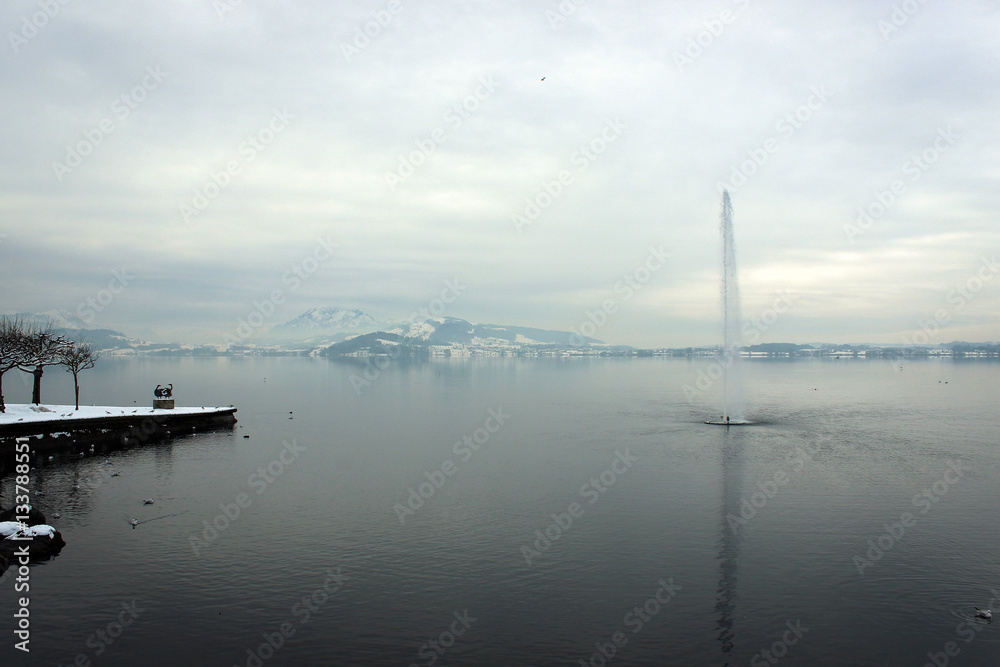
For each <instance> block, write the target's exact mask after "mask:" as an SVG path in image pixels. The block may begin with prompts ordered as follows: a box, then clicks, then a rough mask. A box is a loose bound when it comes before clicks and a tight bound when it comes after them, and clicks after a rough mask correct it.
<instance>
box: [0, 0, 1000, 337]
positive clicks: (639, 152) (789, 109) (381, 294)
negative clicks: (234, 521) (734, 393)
mask: <svg viewBox="0 0 1000 667" xmlns="http://www.w3.org/2000/svg"><path fill="white" fill-rule="evenodd" d="M216 4H218V3H216ZM389 5H390V3H388V2H368V3H337V4H323V3H318V2H307V3H274V4H266V5H254V4H251V3H240V4H239V5H237V6H234V7H232V11H224V12H219V11H216V7H215V5H214V4H213V3H204V2H185V3H175V5H172V6H171V7H170V8H167V7H162V8H156V7H143V8H139V7H132V6H120V5H119V4H118V3H111V2H94V3H87V4H86V5H77V4H76V3H67V4H66V5H61V9H60V10H59V12H58V14H57V15H55V16H53V17H51V18H49V19H48V20H47V22H46V24H45V25H44V26H42V27H37V30H36V32H35V34H34V35H33V36H32V37H31V38H30V39H25V41H24V43H18V44H17V46H18V48H17V49H15V48H14V45H12V44H11V43H10V38H9V36H8V39H7V41H8V44H7V45H6V47H7V48H6V49H0V61H2V62H0V68H2V69H0V72H2V73H0V80H2V82H3V85H4V87H5V89H6V90H16V91H17V94H16V95H12V96H11V99H10V100H8V103H7V104H5V105H3V107H2V108H0V140H2V141H3V142H4V145H5V146H6V147H7V150H5V151H4V152H3V153H2V154H0V175H2V179H0V182H2V183H3V186H2V189H0V204H2V208H3V210H4V211H5V217H4V220H3V222H0V231H2V232H3V233H5V234H7V235H8V236H7V238H5V239H3V240H2V241H0V259H2V266H3V268H2V272H3V278H4V285H5V287H6V288H7V289H5V299H4V301H5V303H4V304H3V305H4V307H5V309H17V310H48V309H50V308H55V307H64V308H68V309H70V310H72V309H73V308H75V307H76V305H77V304H78V303H79V301H80V300H81V299H85V298H86V297H87V295H88V294H93V293H94V292H95V291H96V290H99V289H100V288H101V287H102V286H103V285H105V284H106V283H107V281H108V280H109V279H110V276H111V273H110V272H111V271H112V270H114V269H117V268H120V267H122V266H129V267H134V270H135V272H136V279H135V281H134V283H132V284H131V285H130V286H129V287H128V289H127V290H125V291H124V292H123V293H122V294H121V296H120V300H118V301H116V302H115V303H114V304H112V305H111V306H109V307H108V308H107V310H106V311H105V312H104V313H102V314H101V318H102V321H106V322H107V323H108V325H109V326H110V325H112V324H113V325H115V326H119V327H122V328H124V329H132V330H139V329H145V328H152V329H153V330H162V331H164V332H165V333H167V332H169V333H172V334H173V333H176V335H178V336H181V335H182V336H183V337H185V338H187V339H188V340H192V341H194V340H216V339H218V337H219V336H221V335H222V333H223V332H225V331H226V330H229V329H231V328H232V326H233V324H234V323H235V321H236V319H237V318H238V317H240V316H245V314H246V312H247V308H248V305H249V304H252V303H253V301H254V300H255V299H261V298H263V297H264V296H266V295H267V293H268V291H269V290H271V289H273V288H274V287H275V285H278V286H280V285H281V276H282V275H283V273H284V272H285V271H287V270H288V267H289V266H291V265H292V264H293V263H294V262H296V261H299V260H300V259H301V258H302V257H304V256H306V255H307V254H308V253H309V251H310V248H311V247H312V245H313V244H314V243H315V239H316V238H318V237H320V236H325V235H329V236H330V237H331V238H333V239H335V240H336V241H337V242H338V243H340V244H341V246H340V249H339V250H338V252H337V253H336V256H335V257H334V258H333V259H331V260H330V261H329V262H327V263H325V264H324V265H323V266H322V267H321V269H320V270H319V271H318V272H317V273H316V275H315V276H314V277H313V278H311V279H310V280H309V281H308V282H306V283H304V284H303V285H302V287H301V289H300V290H298V291H297V292H296V293H295V294H294V295H291V296H293V297H294V298H290V299H289V301H288V302H287V303H286V304H285V306H284V307H285V308H287V309H288V312H287V313H286V314H287V318H284V319H291V318H292V317H294V316H296V315H298V314H299V313H300V312H301V311H303V310H306V309H307V308H309V307H313V306H317V305H328V304H329V305H343V306H348V307H359V308H363V309H370V310H372V311H374V314H375V315H377V316H378V317H381V318H386V319H391V318H393V317H405V316H406V314H408V313H409V312H411V311H412V310H413V309H414V308H415V307H416V306H419V305H420V304H421V303H423V302H425V301H426V300H427V299H428V298H431V297H432V296H433V295H434V294H435V293H436V292H437V291H439V290H440V285H441V283H442V281H443V280H445V279H450V278H455V277H460V278H461V279H462V280H463V281H464V282H466V283H467V284H468V285H469V290H468V292H467V293H465V294H463V296H462V298H461V300H459V301H458V302H456V304H454V310H455V312H453V313H449V314H454V315H456V316H461V317H466V318H468V319H472V320H479V321H489V322H498V323H510V324H521V325H526V326H539V327H547V328H559V329H569V328H571V327H573V326H576V325H577V324H579V322H580V321H581V320H582V319H583V318H584V317H585V313H586V312H587V310H588V309H593V308H595V307H597V306H598V305H599V304H600V300H601V299H602V298H604V297H603V295H605V294H607V293H609V292H612V291H613V285H614V283H615V281H616V280H618V279H620V277H621V276H622V275H623V274H625V273H626V272H628V271H630V270H631V269H633V268H634V266H635V264H636V262H637V261H639V260H641V258H642V257H643V256H644V254H645V253H646V251H647V248H649V247H650V246H653V245H660V244H663V245H666V246H668V247H669V249H670V251H671V253H672V258H671V260H670V262H669V265H668V266H667V267H665V268H664V269H663V270H662V271H660V272H658V273H657V275H656V276H655V277H654V278H653V279H652V280H651V281H650V284H649V285H648V287H647V288H645V289H644V291H643V293H642V294H637V295H636V297H635V298H634V299H630V300H629V301H628V303H625V304H623V307H622V308H621V309H620V311H619V312H618V313H616V314H615V315H614V317H613V318H612V319H610V320H609V322H608V324H607V326H605V327H604V328H603V329H602V332H601V334H602V336H603V337H604V338H606V339H608V340H611V341H613V342H622V343H631V344H636V345H689V344H704V343H712V342H716V338H717V337H718V336H717V332H718V323H717V318H718V313H719V307H718V287H717V276H718V266H717V264H718V255H719V252H718V243H719V239H718V231H717V224H718V197H719V192H718V185H719V184H720V183H724V182H728V181H731V180H732V175H733V172H734V170H739V169H743V170H744V171H746V172H750V171H752V173H748V174H745V181H746V182H745V183H744V184H742V185H740V186H739V187H738V188H734V189H733V192H732V195H733V201H734V206H735V209H736V237H737V252H738V261H739V264H740V272H741V276H742V279H743V288H744V289H743V294H744V298H745V307H744V310H745V312H747V313H750V312H752V311H753V309H754V308H756V307H765V306H766V305H767V303H769V301H768V299H769V298H770V297H769V296H768V295H773V294H774V293H775V292H777V291H778V290H782V289H789V290H792V291H797V292H799V293H801V294H803V295H805V296H804V297H803V300H802V301H801V302H797V303H796V304H795V305H794V307H792V308H791V309H790V311H789V313H788V314H787V315H786V316H784V318H783V324H782V326H775V327H774V328H772V329H771V330H769V331H768V332H767V333H766V336H768V337H772V336H773V337H786V339H792V340H796V341H805V340H820V339H831V338H837V339H839V340H845V341H855V342H857V341H874V342H898V341H897V338H898V337H899V336H900V335H902V334H901V333H900V332H902V333H905V332H906V331H908V330H912V329H913V328H914V327H915V325H914V322H915V320H916V319H917V318H916V317H915V316H914V314H915V313H920V312H926V313H927V314H930V313H932V312H933V308H934V307H935V304H936V303H937V302H938V301H939V300H940V299H943V298H944V296H945V294H946V293H947V292H948V290H949V289H950V288H951V287H952V286H953V283H954V281H956V280H959V279H961V277H962V275H963V274H962V272H963V271H971V270H973V269H974V268H975V266H976V265H977V264H978V262H979V261H980V260H981V258H982V257H983V256H984V255H987V254H989V253H991V252H995V251H996V249H997V247H998V245H1000V244H998V238H997V231H996V226H995V220H996V218H997V213H998V204H1000V201H998V195H997V193H996V188H995V181H996V178H995V176H996V175H995V173H994V171H995V169H994V167H993V166H992V165H993V164H994V162H995V160H994V159H993V157H994V156H993V153H994V152H995V151H994V150H993V148H994V147H995V145H996V141H997V137H998V130H1000V119H997V117H996V114H995V109H996V108H997V106H998V104H997V103H998V101H1000V100H998V99H997V98H998V96H1000V91H997V89H996V87H991V86H989V85H987V84H986V82H988V81H993V80H996V78H997V75H998V73H1000V72H998V71H997V69H998V67H1000V64H998V63H997V61H996V59H995V58H994V57H993V53H994V50H995V35H996V34H997V28H998V23H1000V9H998V7H997V6H996V3H986V2H977V1H975V0H961V1H959V2H954V3H948V4H941V3H927V4H923V5H921V6H920V10H919V11H918V12H916V13H915V14H913V15H912V16H908V17H907V19H906V21H905V22H904V23H903V25H901V26H899V29H898V30H895V31H893V32H892V33H891V34H889V35H888V37H886V36H884V35H883V32H882V31H880V28H879V21H883V20H886V19H887V18H888V17H889V16H890V13H891V12H892V7H891V6H890V5H881V4H878V3H876V4H872V3H868V2H861V1H860V0H859V1H853V2H847V3H838V4H836V5H833V4H830V3H823V4H817V3H811V2H789V3H783V4H782V5H781V6H780V7H778V6H771V5H768V4H765V3H755V2H749V1H743V0H740V1H738V2H723V3H720V4H719V5H717V6H706V5H704V4H703V3H694V2H688V3H670V4H669V5H665V6H648V7H647V6H644V7H643V8H641V9H640V8H629V9H628V10H626V9H623V8H621V7H619V6H618V5H614V4H601V3H585V4H582V5H580V6H579V7H577V9H576V10H575V11H573V12H572V13H570V14H569V15H566V16H563V17H562V18H564V19H565V20H562V21H559V22H557V23H555V24H553V22H552V20H551V18H550V17H549V16H547V14H546V12H547V11H558V6H559V5H558V3H554V2H553V3H540V4H539V3H531V2H527V1H525V2H511V3H479V4H450V5H447V4H446V5H442V4H433V5H427V4H426V3H424V4H419V3H408V2H401V3H399V5H398V6H397V5H395V4H394V3H393V7H395V8H396V9H397V11H390V9H391V8H390V6H389ZM723 10H728V11H731V12H732V14H731V15H727V17H728V18H731V19H732V20H728V21H723V19H722V14H721V12H722V11H723ZM37 11H39V10H38V6H37V4H36V3H32V2H24V1H19V2H11V3H8V4H7V5H5V6H4V8H3V9H2V10H0V17H2V19H3V25H5V26H10V30H12V31H13V32H14V33H15V34H16V35H20V32H19V31H20V30H21V29H23V26H24V23H23V21H24V20H25V17H27V20H29V22H30V20H31V17H32V16H33V14H35V13H36V12H37ZM387 16H388V18H387ZM720 25H721V26H723V27H722V28H720V27H719V26H720ZM366 31H367V33H366ZM29 32H30V31H29ZM359 35H360V37H359ZM366 38H367V39H366ZM692 43H694V44H701V46H700V47H699V48H700V50H699V48H695V49H694V50H692V51H691V53H694V52H695V51H698V55H697V57H695V58H693V60H692V62H690V63H689V64H687V65H685V66H684V67H682V68H681V67H678V66H677V63H676V58H675V56H676V55H677V54H684V53H686V52H687V50H688V49H689V48H690V44H692ZM359 44H363V47H362V46H358V45H359ZM345 45H346V47H349V48H345ZM352 49H354V50H356V52H355V51H352ZM149 68H153V70H152V71H159V72H162V73H163V74H162V76H161V77H160V80H157V81H155V82H154V81H152V80H150V79H149V78H148V77H149V76H150V74H149V73H150V69H149ZM157 68H159V69H157ZM542 77H545V80H544V81H542V80H541V79H542ZM144 81H145V86H144ZM484 82H489V84H488V86H487V87H486V88H484ZM153 83H155V86H153V85H152V84H153ZM818 87H825V88H824V90H827V91H829V95H828V96H826V97H825V99H824V100H823V101H822V103H820V104H818V105H817V104H811V103H810V95H812V94H813V91H815V90H817V88H818ZM139 98H141V99H139ZM810 104H811V106H810ZM123 105H124V106H123ZM804 105H805V106H804ZM803 108H806V109H807V111H808V117H807V118H805V115H806V114H805V112H802V111H801V110H802V109H803ZM125 110H127V111H128V113H127V114H126V113H125ZM276 113H277V114H282V113H284V114H287V115H288V116H289V117H290V118H289V120H288V121H287V124H286V126H285V127H283V128H282V129H281V130H280V131H275V129H274V127H272V121H273V119H274V117H275V114H276ZM796 114H798V116H797V115H796ZM803 118H804V119H803ZM614 119H619V121H620V122H621V123H623V124H624V125H625V129H624V130H622V131H621V133H620V136H618V137H616V138H615V140H614V141H610V142H607V141H606V142H605V144H604V145H603V146H602V147H601V145H600V142H597V143H595V144H593V145H594V146H597V147H601V151H600V153H599V154H595V155H594V159H592V160H591V159H587V160H585V161H580V160H579V155H580V151H581V148H583V149H586V147H588V146H590V145H591V142H594V141H595V139H596V138H600V136H601V132H602V128H604V127H605V126H606V124H607V123H608V122H609V120H611V121H614ZM789 119H791V120H789ZM105 121H107V122H105ZM102 122H104V127H105V128H107V127H109V126H108V125H107V123H108V122H110V123H111V126H110V127H111V129H110V131H102V130H101V128H102ZM949 127H951V128H953V131H954V132H955V133H956V134H957V136H958V138H957V139H956V140H955V141H954V143H953V144H951V145H949V148H948V150H947V151H944V152H941V154H940V155H939V156H938V159H937V160H935V162H934V163H933V164H931V165H929V166H928V168H927V169H925V170H921V171H920V175H919V178H917V179H912V178H911V176H912V175H911V174H907V173H906V172H905V171H904V169H905V165H906V164H907V161H908V160H910V159H912V158H913V156H919V155H921V154H922V152H923V151H925V150H926V149H927V148H928V147H929V146H933V142H934V139H935V136H937V134H936V133H937V132H938V131H939V130H941V129H944V128H949ZM98 132H99V133H100V134H101V135H102V136H101V138H100V140H99V141H98V140H97V139H96V137H97V133H98ZM265 140H266V141H265ZM769 140H770V141H772V142H773V143H768V142H769ZM255 141H256V145H255V143H254V142H255ZM88 143H89V144H92V145H90V146H88V145H87V144H88ZM428 147H430V148H428ZM768 147H776V148H774V150H773V151H772V150H770V149H769V148H768ZM74 150H76V151H77V152H82V151H87V155H81V156H80V163H79V165H78V166H75V167H73V168H72V170H71V171H70V172H69V173H63V174H62V178H60V177H59V176H60V174H59V173H58V169H57V168H54V166H53V164H54V163H65V162H67V156H68V154H69V153H71V152H72V151H74ZM762 150H763V151H764V155H766V159H761V158H760V156H761V155H762V154H761V152H760V151H762ZM414 156H416V157H414ZM754 156H758V160H757V161H756V162H755V161H754ZM575 159H576V161H574V160H575ZM747 160H751V162H750V163H749V164H750V166H749V167H746V168H744V167H745V165H746V164H747ZM417 162H419V164H417ZM758 162H759V164H758ZM403 163H406V164H408V165H409V167H410V168H411V171H412V173H409V174H408V175H407V176H406V177H405V178H402V179H401V180H400V182H398V183H396V184H395V186H394V187H390V184H389V180H391V179H387V175H389V174H393V173H396V174H399V173H401V172H400V169H401V164H403ZM234 164H235V167H236V169H235V170H230V171H232V172H233V173H229V172H227V169H229V167H231V166H232V165H234ZM404 171H405V169H404ZM562 172H567V173H569V174H570V175H571V176H572V181H571V182H570V183H569V184H568V185H565V186H564V187H563V188H562V190H561V192H560V193H559V194H558V196H557V197H554V198H553V200H552V201H551V203H550V204H549V205H547V206H546V207H545V208H544V210H542V211H541V212H540V215H539V216H538V217H537V219H535V220H533V221H532V223H531V224H530V226H528V227H527V228H525V229H524V230H522V231H523V233H521V234H519V233H518V232H517V229H516V227H515V225H514V224H513V223H512V218H513V216H515V215H516V214H517V213H518V212H520V211H523V210H524V209H525V206H526V202H527V201H530V200H533V199H536V198H537V197H538V196H539V193H542V192H544V191H545V187H546V184H550V183H552V182H553V181H554V180H556V181H557V180H558V178H559V176H560V173H562ZM220 174H228V177H225V176H220ZM895 180H900V181H902V182H903V183H904V184H905V188H904V189H903V191H902V192H901V193H900V194H898V195H896V196H895V198H894V202H893V204H892V205H891V206H890V207H888V208H887V210H886V211H885V213H884V214H883V215H881V216H880V217H879V218H878V219H877V220H875V221H874V222H873V224H872V225H870V228H868V229H866V230H865V232H864V234H863V235H860V236H857V237H856V238H854V239H853V242H852V240H851V239H850V238H848V236H847V235H846V234H845V232H844V227H845V225H850V224H856V223H857V220H858V210H859V208H862V209H864V208H866V207H869V206H870V205H871V203H872V202H873V201H877V198H878V196H879V194H880V193H882V192H884V191H885V190H886V189H887V188H891V186H892V183H893V182H894V181H895ZM222 181H225V184H224V185H220V183H221V182H222ZM213 183H214V186H213ZM199 194H200V195H201V196H202V197H203V198H204V199H206V200H207V202H206V205H205V206H204V207H203V208H201V209H198V215H196V216H193V217H192V216H189V219H187V220H186V219H185V217H184V215H183V213H182V206H183V205H185V204H187V205H189V206H190V205H192V202H194V201H196V198H197V196H198V195H199ZM543 200H544V198H543ZM998 301H1000V297H998V296H997V291H996V288H995V286H992V285H991V286H990V287H988V288H986V289H984V290H983V291H982V292H980V293H979V294H978V295H977V297H976V299H975V301H974V302H971V303H970V304H969V308H968V309H966V310H965V312H961V313H956V314H955V318H954V319H953V321H952V322H951V323H950V326H953V327H954V328H955V330H956V331H960V330H962V327H964V326H968V327H970V328H971V330H974V331H984V332H985V331H988V330H989V327H990V326H993V328H994V330H995V329H996V325H997V324H998V322H997V320H996V317H997V316H996V315H994V314H995V313H997V312H1000V308H998V306H1000V303H998ZM964 318H968V320H967V321H965V319H964ZM784 322H787V324H784ZM782 327H784V328H782ZM775 339H777V338H775Z"/></svg>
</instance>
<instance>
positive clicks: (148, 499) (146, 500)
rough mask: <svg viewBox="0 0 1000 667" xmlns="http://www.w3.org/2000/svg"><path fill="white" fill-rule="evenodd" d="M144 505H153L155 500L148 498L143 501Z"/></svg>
mask: <svg viewBox="0 0 1000 667" xmlns="http://www.w3.org/2000/svg"><path fill="white" fill-rule="evenodd" d="M142 504H143V505H152V504H153V499H152V498H146V499H145V500H143V501H142Z"/></svg>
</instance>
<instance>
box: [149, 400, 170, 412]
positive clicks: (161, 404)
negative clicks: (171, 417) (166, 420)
mask: <svg viewBox="0 0 1000 667" xmlns="http://www.w3.org/2000/svg"><path fill="white" fill-rule="evenodd" d="M153 409H154V410H173V409H174V399H172V398H154V399H153Z"/></svg>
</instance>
